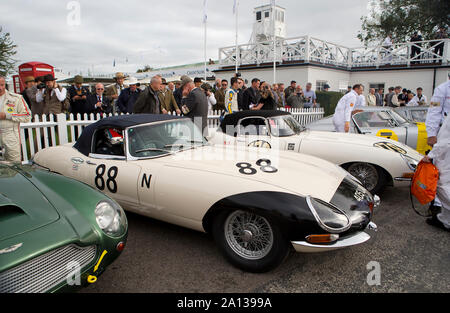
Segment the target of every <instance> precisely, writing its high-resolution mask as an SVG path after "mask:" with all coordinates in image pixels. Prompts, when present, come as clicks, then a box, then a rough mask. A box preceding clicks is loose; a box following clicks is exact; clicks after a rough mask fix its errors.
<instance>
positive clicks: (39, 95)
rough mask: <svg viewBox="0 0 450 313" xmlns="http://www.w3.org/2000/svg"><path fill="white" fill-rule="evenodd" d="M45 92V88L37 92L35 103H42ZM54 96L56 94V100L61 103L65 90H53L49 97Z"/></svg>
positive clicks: (64, 97)
mask: <svg viewBox="0 0 450 313" xmlns="http://www.w3.org/2000/svg"><path fill="white" fill-rule="evenodd" d="M45 90H46V89H45V88H44V89H41V90H38V92H37V93H36V102H42V101H44V93H45ZM54 94H56V98H58V100H59V101H61V102H62V101H64V100H66V96H67V90H66V88H62V89H61V91H59V88H54V89H53V90H52V93H51V94H50V96H53V95H54Z"/></svg>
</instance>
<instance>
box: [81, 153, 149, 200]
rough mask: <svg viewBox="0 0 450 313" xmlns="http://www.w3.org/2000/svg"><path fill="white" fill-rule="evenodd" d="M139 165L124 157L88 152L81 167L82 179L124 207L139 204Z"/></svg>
mask: <svg viewBox="0 0 450 313" xmlns="http://www.w3.org/2000/svg"><path fill="white" fill-rule="evenodd" d="M140 172H141V167H140V166H138V165H137V164H136V163H133V162H128V161H127V160H126V159H125V158H123V159H122V158H113V157H110V156H105V155H97V154H90V155H89V157H88V158H87V159H86V166H84V167H83V170H82V177H83V181H84V182H85V183H87V184H89V185H91V186H93V187H95V188H97V189H98V190H100V191H102V192H103V193H105V194H107V195H108V196H110V197H111V198H113V199H114V200H116V201H117V202H119V203H120V204H121V205H123V206H124V207H125V208H126V207H127V206H133V207H134V206H139V199H138V193H137V181H138V179H139V176H140Z"/></svg>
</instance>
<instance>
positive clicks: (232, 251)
mask: <svg viewBox="0 0 450 313" xmlns="http://www.w3.org/2000/svg"><path fill="white" fill-rule="evenodd" d="M212 226H213V236H214V239H215V241H216V242H217V244H218V246H219V248H220V250H221V252H222V254H223V255H224V256H225V258H226V259H227V260H228V261H229V262H230V263H231V264H233V265H234V266H236V267H238V268H240V269H242V270H244V271H247V272H253V273H264V272H268V271H270V270H272V269H274V268H275V267H277V266H278V265H280V264H281V263H282V262H283V261H284V259H285V258H286V256H287V255H288V253H289V247H290V246H289V241H288V240H286V239H285V238H284V236H283V235H282V233H281V229H280V227H279V226H278V225H277V224H276V223H275V222H273V221H272V219H271V218H269V217H265V216H262V215H259V214H256V213H253V212H248V211H240V210H237V211H231V212H230V211H223V212H221V213H219V214H218V215H217V216H216V217H215V218H214V221H213V225H212Z"/></svg>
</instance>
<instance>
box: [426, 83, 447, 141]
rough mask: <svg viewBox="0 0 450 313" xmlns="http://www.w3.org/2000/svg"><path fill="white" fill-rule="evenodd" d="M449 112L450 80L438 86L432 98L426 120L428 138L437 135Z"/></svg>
mask: <svg viewBox="0 0 450 313" xmlns="http://www.w3.org/2000/svg"><path fill="white" fill-rule="evenodd" d="M448 114H450V81H447V82H446V83H443V84H442V85H440V86H439V87H437V88H436V89H435V91H434V95H433V97H432V98H431V101H430V108H429V109H428V114H427V120H426V122H425V124H426V125H427V133H428V138H430V137H436V136H437V134H438V133H439V129H440V128H441V124H442V122H443V121H444V119H445V117H446V116H447V115H448Z"/></svg>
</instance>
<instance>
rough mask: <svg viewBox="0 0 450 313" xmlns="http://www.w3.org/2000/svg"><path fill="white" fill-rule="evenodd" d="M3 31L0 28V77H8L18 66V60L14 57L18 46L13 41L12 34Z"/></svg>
mask: <svg viewBox="0 0 450 313" xmlns="http://www.w3.org/2000/svg"><path fill="white" fill-rule="evenodd" d="M2 31H3V29H2V27H0V75H2V76H6V75H8V74H9V73H11V72H12V70H13V69H14V66H15V64H16V60H14V59H13V58H12V57H13V56H14V55H15V54H16V53H17V52H16V47H17V46H16V45H15V44H14V43H13V41H12V40H11V37H10V34H9V33H2Z"/></svg>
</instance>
